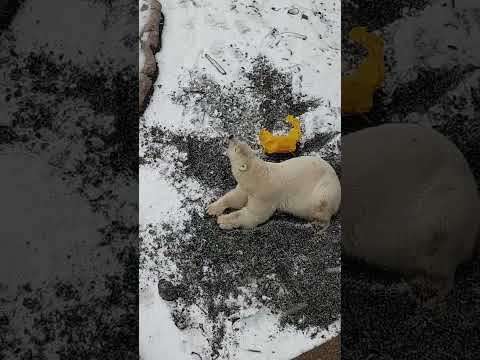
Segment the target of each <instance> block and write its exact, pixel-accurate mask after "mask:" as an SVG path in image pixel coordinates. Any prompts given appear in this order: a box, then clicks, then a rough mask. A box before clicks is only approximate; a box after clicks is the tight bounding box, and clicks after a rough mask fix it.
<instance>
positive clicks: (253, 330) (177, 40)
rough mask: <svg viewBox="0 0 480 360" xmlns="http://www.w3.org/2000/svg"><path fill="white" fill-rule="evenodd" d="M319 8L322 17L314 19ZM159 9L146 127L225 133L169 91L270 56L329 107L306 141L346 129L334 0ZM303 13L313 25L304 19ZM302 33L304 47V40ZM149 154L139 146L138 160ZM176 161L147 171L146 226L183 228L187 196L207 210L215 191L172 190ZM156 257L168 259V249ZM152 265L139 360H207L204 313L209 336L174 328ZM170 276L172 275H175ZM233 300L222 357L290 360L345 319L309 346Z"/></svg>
mask: <svg viewBox="0 0 480 360" xmlns="http://www.w3.org/2000/svg"><path fill="white" fill-rule="evenodd" d="M142 1H143V0H142ZM142 1H140V6H141V5H142ZM293 7H295V8H298V10H299V14H298V15H295V16H294V15H290V14H288V12H287V10H288V9H291V8H293ZM255 8H256V9H258V11H257V10H255ZM272 8H275V9H276V10H272ZM316 11H320V12H321V14H324V17H317V16H315V14H314V12H316ZM162 12H163V14H164V17H165V20H164V21H165V25H164V28H163V33H162V49H161V50H160V52H159V53H157V55H156V58H157V63H158V66H159V76H158V79H157V81H156V83H155V89H154V93H153V95H152V99H151V102H150V105H149V107H148V108H147V109H146V111H145V113H144V115H143V118H142V120H141V121H142V122H143V123H144V125H145V126H146V127H147V128H149V127H152V126H162V127H165V128H167V129H169V130H171V131H174V132H176V133H179V134H180V133H182V132H187V133H191V134H198V135H201V136H205V137H213V136H219V135H220V134H219V133H218V130H215V129H214V127H213V126H212V121H211V120H212V119H209V118H208V116H207V118H206V119H205V121H204V122H203V123H195V122H194V121H193V120H192V119H193V117H194V115H195V114H191V113H188V112H186V111H185V109H184V108H183V107H181V106H180V105H178V104H175V103H174V102H172V100H171V94H172V92H174V91H176V90H178V88H179V86H180V85H181V84H185V82H186V81H188V79H189V77H190V76H191V71H200V72H204V73H206V74H208V76H209V77H211V78H213V79H214V80H215V81H216V82H218V83H220V84H230V83H231V82H233V81H236V82H237V83H238V82H241V81H243V80H242V77H241V75H240V74H241V70H242V67H244V68H249V67H250V66H251V59H253V58H255V57H256V56H257V55H260V54H263V55H265V56H266V57H267V58H268V59H269V60H270V61H271V62H272V63H273V64H274V65H275V67H277V68H278V69H282V70H283V71H286V72H289V73H292V76H293V84H294V90H295V91H297V92H300V91H301V92H303V93H305V94H307V95H310V96H312V97H318V98H321V99H322V100H323V102H324V103H325V104H330V105H331V107H327V106H320V107H318V108H316V109H314V110H312V111H310V112H307V113H306V114H304V115H302V116H301V120H302V122H303V123H304V126H305V138H311V137H312V136H313V135H315V134H316V133H318V132H320V131H332V130H334V131H340V66H341V63H340V2H339V1H335V0H328V1H325V2H323V3H321V4H318V5H312V2H311V1H309V0H297V1H296V2H295V4H293V3H292V2H290V1H286V0H276V1H273V0H263V1H254V2H252V3H250V2H247V1H235V0H234V1H223V0H178V1H177V0H167V1H163V2H162ZM302 14H305V15H306V16H308V18H309V20H308V21H306V20H302V19H301V15H302ZM140 21H142V15H141V16H140ZM140 26H142V25H141V24H140ZM274 29H276V30H275V31H274ZM297 34H300V35H297ZM303 35H305V36H306V40H302V39H301V38H299V36H300V37H302V36H303ZM230 45H232V46H230ZM207 54H208V55H209V56H211V57H212V58H213V59H215V60H216V61H217V62H218V64H220V66H221V67H222V68H223V69H224V70H225V72H226V74H225V75H222V74H221V72H219V71H218V70H217V69H216V68H215V67H214V66H213V65H212V64H211V63H210V62H209V61H208V59H207V58H206V55H207ZM332 108H333V109H334V110H333V111H332V110H331V109H332ZM143 151H144V149H143V148H142V147H141V149H140V153H141V154H142V153H143ZM178 156H181V154H178V152H176V150H174V149H167V148H166V149H163V152H162V160H161V161H160V163H159V164H157V166H156V167H153V166H147V165H144V166H141V168H140V227H141V229H145V228H146V227H147V226H148V225H149V224H155V225H157V226H158V227H161V225H162V224H168V225H172V226H181V224H182V222H183V220H184V219H185V218H186V217H187V216H188V213H187V211H186V209H185V208H184V207H183V201H184V200H185V199H190V200H199V201H200V203H201V204H198V205H196V206H204V205H205V204H206V203H207V202H208V201H209V200H210V199H211V198H212V194H211V193H210V189H204V188H202V187H201V186H200V185H199V184H198V183H196V182H195V181H193V180H191V179H185V180H184V181H183V183H182V186H184V187H183V188H185V186H186V188H187V189H188V191H187V193H185V191H182V192H180V191H179V190H178V189H177V188H176V187H178V186H177V185H176V184H174V183H172V181H171V178H170V175H171V174H172V172H175V168H176V166H179V165H177V164H176V158H177V157H178ZM169 174H170V175H169ZM142 241H143V242H144V245H145V247H146V248H149V246H152V244H153V243H154V241H155V239H154V238H153V237H152V236H149V235H148V232H146V231H143V232H142ZM158 256H162V255H161V251H160V253H159V255H158ZM150 265H151V266H146V267H145V268H142V269H141V274H140V277H141V283H140V289H141V293H140V354H141V358H142V359H143V360H158V359H159V358H161V359H162V360H183V359H185V360H190V359H198V356H197V355H195V354H194V353H196V354H199V355H200V356H202V358H203V359H205V358H206V357H205V356H206V354H207V352H206V348H207V347H208V345H209V344H208V340H209V337H210V336H211V331H212V330H211V326H210V324H208V319H207V318H206V317H205V315H204V314H203V313H202V311H201V309H196V310H195V309H191V314H193V315H194V316H193V321H194V322H195V323H196V324H197V325H198V324H202V325H203V328H204V331H200V330H199V328H198V327H197V328H195V327H192V328H188V329H186V330H182V331H180V330H179V329H178V328H177V327H176V326H175V325H174V323H173V320H172V317H171V313H170V310H171V309H170V307H169V304H168V303H167V302H165V301H163V300H162V299H161V298H160V297H159V295H158V291H157V283H156V273H155V271H154V270H152V269H153V268H154V267H155V264H153V263H152V264H150ZM172 266H173V265H172ZM170 270H171V271H172V272H174V269H173V268H172V269H170ZM232 301H237V302H239V304H240V305H241V308H242V309H243V310H241V312H240V320H239V321H237V322H235V323H234V324H233V325H232V324H231V323H228V324H229V325H227V326H226V332H227V333H228V334H231V335H232V336H233V337H234V338H235V339H236V341H234V342H231V343H224V344H223V348H222V349H221V355H220V358H222V359H224V358H225V359H226V358H230V359H232V360H233V359H235V360H250V359H251V360H254V359H276V360H282V359H285V360H288V359H291V358H292V357H294V356H296V355H299V354H301V353H303V352H305V351H307V350H309V349H311V348H313V347H315V346H317V345H320V344H322V343H323V342H325V341H327V340H328V339H330V338H332V337H333V336H335V335H336V334H338V333H339V332H340V321H336V322H335V323H333V324H332V325H331V327H330V329H328V330H326V331H325V332H324V333H320V334H318V335H317V336H316V337H313V339H312V338H311V337H310V335H311V334H309V333H308V331H307V332H305V333H303V332H300V331H298V330H295V329H294V328H291V327H286V328H280V326H279V317H278V315H274V314H271V313H270V311H269V310H268V309H266V308H262V307H259V308H258V309H257V308H255V307H254V306H253V305H252V306H251V307H248V306H247V305H246V304H241V300H240V299H232ZM257 305H258V304H257ZM252 350H253V351H252ZM256 351H261V352H256Z"/></svg>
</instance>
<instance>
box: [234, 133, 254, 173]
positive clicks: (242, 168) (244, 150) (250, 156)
mask: <svg viewBox="0 0 480 360" xmlns="http://www.w3.org/2000/svg"><path fill="white" fill-rule="evenodd" d="M227 155H228V158H229V159H230V165H231V167H232V173H233V176H234V177H235V179H236V180H237V181H240V179H241V178H242V177H244V175H246V174H247V173H248V172H249V170H250V168H251V165H252V162H253V160H254V159H255V158H256V156H255V153H254V152H253V150H252V149H251V148H250V146H248V145H247V144H245V143H244V142H241V141H239V140H238V139H236V138H235V137H233V136H230V137H229V138H228V149H227Z"/></svg>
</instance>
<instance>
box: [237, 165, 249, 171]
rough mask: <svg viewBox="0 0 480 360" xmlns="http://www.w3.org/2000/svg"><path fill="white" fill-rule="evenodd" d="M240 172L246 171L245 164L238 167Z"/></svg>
mask: <svg viewBox="0 0 480 360" xmlns="http://www.w3.org/2000/svg"><path fill="white" fill-rule="evenodd" d="M238 169H239V170H240V171H246V170H247V164H242V165H240V167H239V168H238Z"/></svg>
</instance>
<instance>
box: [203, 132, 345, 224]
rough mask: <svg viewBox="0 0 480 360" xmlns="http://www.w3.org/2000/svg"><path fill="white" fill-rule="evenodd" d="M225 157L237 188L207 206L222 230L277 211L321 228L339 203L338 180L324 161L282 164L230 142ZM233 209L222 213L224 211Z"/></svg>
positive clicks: (258, 220)
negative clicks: (264, 159)
mask: <svg viewBox="0 0 480 360" xmlns="http://www.w3.org/2000/svg"><path fill="white" fill-rule="evenodd" d="M227 154H228V157H229V159H230V164H231V168H232V173H233V176H234V177H235V180H236V181H237V187H236V188H235V189H233V190H232V191H230V192H228V193H227V194H225V195H224V196H223V197H221V198H220V199H218V200H217V201H215V202H214V203H212V204H210V205H209V206H208V209H207V213H208V214H209V215H212V216H218V219H217V222H218V224H219V225H220V227H221V228H222V229H234V228H253V227H255V226H257V225H259V224H261V223H263V222H265V221H267V220H268V219H269V218H270V217H271V216H272V214H273V213H274V212H275V211H277V210H278V211H282V212H286V213H289V214H291V215H294V216H298V217H301V218H304V219H307V220H312V221H315V222H318V223H320V224H321V225H322V227H323V228H324V229H325V228H326V227H327V226H328V225H329V224H330V218H331V217H332V215H334V214H335V213H336V212H337V211H338V208H339V206H340V181H339V179H338V177H337V174H336V173H335V170H334V169H333V168H332V167H331V166H330V165H329V164H328V163H327V162H326V161H324V160H323V159H321V158H319V157H314V156H302V157H297V158H293V159H290V160H287V161H284V162H281V163H271V162H266V161H263V160H261V159H260V158H258V157H257V156H256V155H255V153H254V152H253V151H252V149H250V147H249V146H248V145H246V144H245V143H242V142H240V141H238V140H236V139H231V140H229V144H228V151H227ZM228 208H231V209H238V210H237V211H234V212H232V213H230V214H226V215H222V214H223V212H224V211H225V210H226V209H228Z"/></svg>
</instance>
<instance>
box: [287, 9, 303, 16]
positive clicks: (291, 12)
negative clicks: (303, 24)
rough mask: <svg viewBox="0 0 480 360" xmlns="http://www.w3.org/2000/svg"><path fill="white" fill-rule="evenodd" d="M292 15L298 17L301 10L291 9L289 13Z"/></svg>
mask: <svg viewBox="0 0 480 360" xmlns="http://www.w3.org/2000/svg"><path fill="white" fill-rule="evenodd" d="M287 12H288V13H289V14H290V15H298V13H299V12H300V10H298V9H297V8H291V9H289V10H288V11H287Z"/></svg>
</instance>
